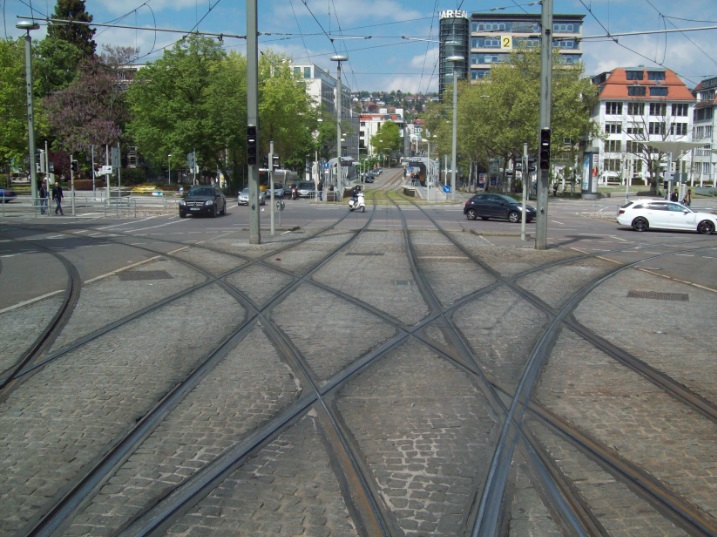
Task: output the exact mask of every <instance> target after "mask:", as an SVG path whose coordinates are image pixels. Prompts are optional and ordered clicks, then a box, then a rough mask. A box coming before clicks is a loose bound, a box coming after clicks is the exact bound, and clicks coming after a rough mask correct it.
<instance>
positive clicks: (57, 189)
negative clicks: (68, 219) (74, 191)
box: [52, 181, 65, 216]
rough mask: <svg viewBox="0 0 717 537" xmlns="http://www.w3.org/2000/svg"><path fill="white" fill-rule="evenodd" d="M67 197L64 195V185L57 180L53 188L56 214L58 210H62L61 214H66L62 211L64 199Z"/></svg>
mask: <svg viewBox="0 0 717 537" xmlns="http://www.w3.org/2000/svg"><path fill="white" fill-rule="evenodd" d="M64 198H65V196H63V195H62V187H61V186H60V183H58V182H57V181H55V186H54V187H53V188H52V199H53V201H54V202H55V204H56V205H55V214H57V212H58V211H59V212H60V215H62V216H65V213H64V212H63V211H62V200H63V199H64Z"/></svg>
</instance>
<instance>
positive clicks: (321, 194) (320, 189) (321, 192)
mask: <svg viewBox="0 0 717 537" xmlns="http://www.w3.org/2000/svg"><path fill="white" fill-rule="evenodd" d="M316 190H317V192H318V193H319V201H324V182H323V181H322V180H321V179H319V184H318V186H317V187H316Z"/></svg>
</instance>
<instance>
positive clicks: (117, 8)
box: [0, 0, 717, 93]
mask: <svg viewBox="0 0 717 537" xmlns="http://www.w3.org/2000/svg"><path fill="white" fill-rule="evenodd" d="M0 2H2V17H3V28H2V31H3V32H4V35H5V37H6V38H17V37H18V36H19V35H21V32H20V30H18V29H17V28H16V27H15V24H16V23H17V21H18V16H21V17H27V16H30V15H34V16H35V17H37V18H40V19H44V18H46V17H49V16H50V15H51V14H52V13H53V12H54V9H55V0H0ZM257 4H258V28H259V32H260V33H261V34H262V35H261V36H260V37H259V49H260V50H261V51H266V50H271V51H273V52H276V53H280V54H284V55H286V56H288V57H290V58H292V60H293V61H294V63H313V64H316V65H318V66H320V67H322V68H324V69H326V70H328V71H329V72H330V73H331V74H332V75H335V74H336V63H335V62H332V61H331V60H330V57H331V56H332V55H335V54H344V55H346V56H348V61H346V62H343V63H342V80H343V81H344V84H347V85H348V86H349V87H350V88H351V89H352V90H353V91H361V90H364V91H396V90H401V91H402V92H404V93H407V92H410V93H426V92H435V91H437V88H438V80H437V79H438V67H437V59H438V43H437V42H433V41H437V40H438V25H439V13H440V12H441V11H443V10H451V9H461V10H464V11H467V12H468V13H469V15H470V14H471V13H482V12H497V13H503V14H510V13H536V14H539V13H540V10H541V6H540V4H539V2H526V1H522V0H452V1H448V0H257ZM85 5H86V9H87V11H88V12H89V13H90V14H91V15H92V16H93V17H94V22H96V23H107V24H115V25H122V26H129V27H132V28H117V27H97V33H96V34H95V41H96V42H97V44H98V51H101V50H102V46H103V45H112V46H130V47H135V48H137V49H139V60H138V63H146V62H151V61H154V60H156V59H158V58H160V57H161V55H162V51H163V50H164V49H165V48H168V47H171V46H173V44H174V43H176V42H177V41H178V40H179V39H181V37H182V33H181V32H166V31H163V30H168V29H171V30H180V31H186V32H189V31H195V30H197V31H200V32H209V33H213V34H223V35H224V37H222V43H223V46H224V47H225V48H226V49H227V50H236V51H238V52H240V53H242V54H245V53H246V40H245V39H242V38H238V37H233V36H244V35H246V2H245V0H124V1H118V0H86V2H85ZM553 12H554V13H556V14H559V13H563V14H582V15H585V19H584V22H585V24H584V26H583V39H584V40H583V42H582V49H583V62H584V67H585V74H586V75H588V76H593V75H596V74H598V73H601V72H604V71H609V70H611V69H613V68H615V67H634V66H639V65H644V66H646V67H660V66H661V67H666V68H668V69H671V70H673V71H675V72H676V73H677V74H678V75H679V76H680V77H681V78H682V80H683V81H684V82H685V83H686V84H687V85H688V87H690V88H691V87H694V86H695V85H697V84H698V83H699V82H700V81H701V80H704V79H706V78H710V77H712V76H716V75H717V0H680V2H675V1H674V0H553ZM40 23H41V28H40V29H39V30H36V31H33V32H32V36H33V39H42V38H43V37H44V36H45V34H46V31H47V26H46V23H44V22H43V21H40ZM135 27H139V28H141V29H136V28H135ZM705 27H714V28H715V29H709V30H700V31H684V30H686V29H690V28H705ZM665 29H667V30H673V31H674V30H676V29H679V30H683V31H679V32H673V33H654V32H657V31H661V30H665ZM635 32H645V33H642V34H641V35H633V36H616V37H615V34H620V33H635ZM646 32H649V33H646ZM608 34H609V35H611V36H613V37H608ZM404 36H408V37H411V38H413V39H412V40H407V39H404ZM421 40H424V41H421Z"/></svg>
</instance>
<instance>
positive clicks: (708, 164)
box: [692, 76, 717, 186]
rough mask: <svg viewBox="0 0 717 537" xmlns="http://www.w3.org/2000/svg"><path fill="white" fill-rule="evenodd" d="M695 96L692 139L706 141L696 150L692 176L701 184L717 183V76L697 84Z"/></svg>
mask: <svg viewBox="0 0 717 537" xmlns="http://www.w3.org/2000/svg"><path fill="white" fill-rule="evenodd" d="M692 94H693V95H694V96H695V111H694V116H693V123H694V129H693V131H692V140H693V141H694V142H704V146H702V147H700V148H697V149H695V150H694V156H693V162H692V164H693V166H692V178H693V182H694V183H697V184H699V186H705V184H709V185H710V186H715V185H716V184H717V153H715V151H717V139H715V132H716V131H717V113H715V111H716V110H717V98H715V96H716V95H717V76H715V77H712V78H708V79H705V80H703V81H702V82H700V83H699V84H697V86H696V87H695V89H693V90H692Z"/></svg>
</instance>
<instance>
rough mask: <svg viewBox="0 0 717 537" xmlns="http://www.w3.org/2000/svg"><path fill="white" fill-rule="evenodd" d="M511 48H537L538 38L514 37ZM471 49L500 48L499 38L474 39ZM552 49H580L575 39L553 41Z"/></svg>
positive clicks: (538, 44)
mask: <svg viewBox="0 0 717 537" xmlns="http://www.w3.org/2000/svg"><path fill="white" fill-rule="evenodd" d="M513 46H514V47H516V48H518V47H525V48H539V47H540V38H539V37H516V38H515V39H513ZM471 48H481V49H483V48H497V49H499V48H501V43H500V37H498V36H496V37H474V38H472V39H471ZM553 48H555V49H564V50H577V49H579V48H580V42H579V41H577V40H576V39H555V40H554V41H553Z"/></svg>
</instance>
